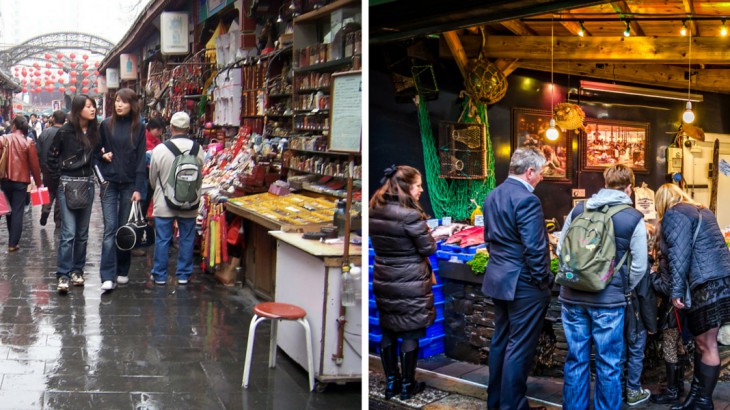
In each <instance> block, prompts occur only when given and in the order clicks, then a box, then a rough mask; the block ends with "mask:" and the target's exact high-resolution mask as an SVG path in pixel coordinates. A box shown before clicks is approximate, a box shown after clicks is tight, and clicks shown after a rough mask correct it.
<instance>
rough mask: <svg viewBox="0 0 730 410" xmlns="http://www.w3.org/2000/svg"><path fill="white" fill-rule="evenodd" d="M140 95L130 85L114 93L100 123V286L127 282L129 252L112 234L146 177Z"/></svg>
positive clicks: (107, 288) (110, 288) (120, 222)
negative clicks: (108, 114) (110, 110)
mask: <svg viewBox="0 0 730 410" xmlns="http://www.w3.org/2000/svg"><path fill="white" fill-rule="evenodd" d="M139 110H140V104H139V96H138V95H137V94H136V93H135V92H134V91H132V90H131V89H129V88H122V89H121V90H119V91H117V92H116V96H115V98H114V111H113V113H112V116H111V117H110V118H107V119H105V120H104V121H103V122H102V123H101V130H100V134H101V150H100V151H99V153H98V154H100V158H99V162H100V168H101V174H102V175H103V176H104V179H105V180H106V186H105V187H104V189H102V192H101V209H102V211H103V213H104V241H103V243H102V247H101V266H100V267H99V273H100V274H101V282H102V284H101V289H102V290H103V291H108V290H112V289H114V288H115V287H116V285H117V283H119V284H122V285H123V284H125V283H127V282H129V278H128V277H127V275H128V274H129V265H130V260H131V253H130V252H129V251H121V250H119V249H117V247H116V244H115V243H114V235H115V233H116V232H117V228H119V227H120V226H122V225H124V224H125V223H127V219H128V218H129V211H130V210H131V208H132V202H134V201H139V200H141V199H142V195H141V194H140V193H141V192H142V191H143V190H144V187H145V186H146V184H147V181H146V180H145V176H146V174H147V165H146V162H145V143H146V140H145V132H144V126H142V122H141V118H140V115H139Z"/></svg>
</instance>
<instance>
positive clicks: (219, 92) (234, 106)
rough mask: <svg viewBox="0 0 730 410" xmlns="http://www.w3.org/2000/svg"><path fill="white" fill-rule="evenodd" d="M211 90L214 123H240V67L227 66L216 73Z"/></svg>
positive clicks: (234, 124) (235, 124)
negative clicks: (214, 84) (213, 103)
mask: <svg viewBox="0 0 730 410" xmlns="http://www.w3.org/2000/svg"><path fill="white" fill-rule="evenodd" d="M215 83H216V87H215V90H214V91H213V101H214V102H215V118H214V122H215V124H216V125H229V126H236V127H237V126H239V125H240V124H241V119H240V118H241V117H240V115H241V69H240V68H229V69H227V70H223V71H221V72H220V73H218V76H217V77H216V80H215Z"/></svg>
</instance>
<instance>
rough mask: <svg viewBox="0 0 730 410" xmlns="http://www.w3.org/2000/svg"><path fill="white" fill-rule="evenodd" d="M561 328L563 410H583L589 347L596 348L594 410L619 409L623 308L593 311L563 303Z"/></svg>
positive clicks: (587, 388) (587, 393) (587, 386)
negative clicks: (563, 343) (563, 339)
mask: <svg viewBox="0 0 730 410" xmlns="http://www.w3.org/2000/svg"><path fill="white" fill-rule="evenodd" d="M562 319H563V328H564V330H565V337H566V339H567V341H568V357H567V358H566V359H565V384H564V385H563V408H565V409H567V410H570V409H580V410H583V409H587V408H588V407H589V406H588V400H589V397H590V388H591V380H590V379H591V373H590V369H589V363H590V357H591V344H593V345H595V348H596V373H597V374H596V391H595V394H594V396H593V406H594V408H596V409H605V410H613V409H617V410H618V409H620V408H621V402H622V395H621V358H622V356H623V350H624V337H623V336H624V307H623V306H621V307H617V308H595V307H589V306H581V305H574V304H570V303H563V309H562Z"/></svg>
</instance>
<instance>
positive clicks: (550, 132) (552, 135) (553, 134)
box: [545, 23, 559, 141]
mask: <svg viewBox="0 0 730 410" xmlns="http://www.w3.org/2000/svg"><path fill="white" fill-rule="evenodd" d="M553 30H554V29H553V24H552V23H551V24H550V128H548V129H547V131H545V138H547V139H548V140H550V141H555V140H556V139H558V136H559V134H558V129H557V128H555V113H554V108H555V100H554V96H555V82H554V81H553V72H554V70H553V64H555V56H554V50H553V49H554V44H553V43H554V41H553V35H554V33H553Z"/></svg>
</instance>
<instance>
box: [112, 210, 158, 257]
mask: <svg viewBox="0 0 730 410" xmlns="http://www.w3.org/2000/svg"><path fill="white" fill-rule="evenodd" d="M114 242H115V243H116V245H117V248H118V249H119V250H122V251H131V250H132V249H134V248H141V247H145V246H150V245H152V244H154V243H155V228H154V227H153V226H151V225H149V224H148V223H147V220H146V219H145V218H144V215H143V214H142V208H141V207H140V205H139V201H134V202H133V203H132V209H130V211H129V219H128V220H127V223H126V224H125V225H124V226H122V227H120V228H119V229H117V233H116V235H115V237H114Z"/></svg>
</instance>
